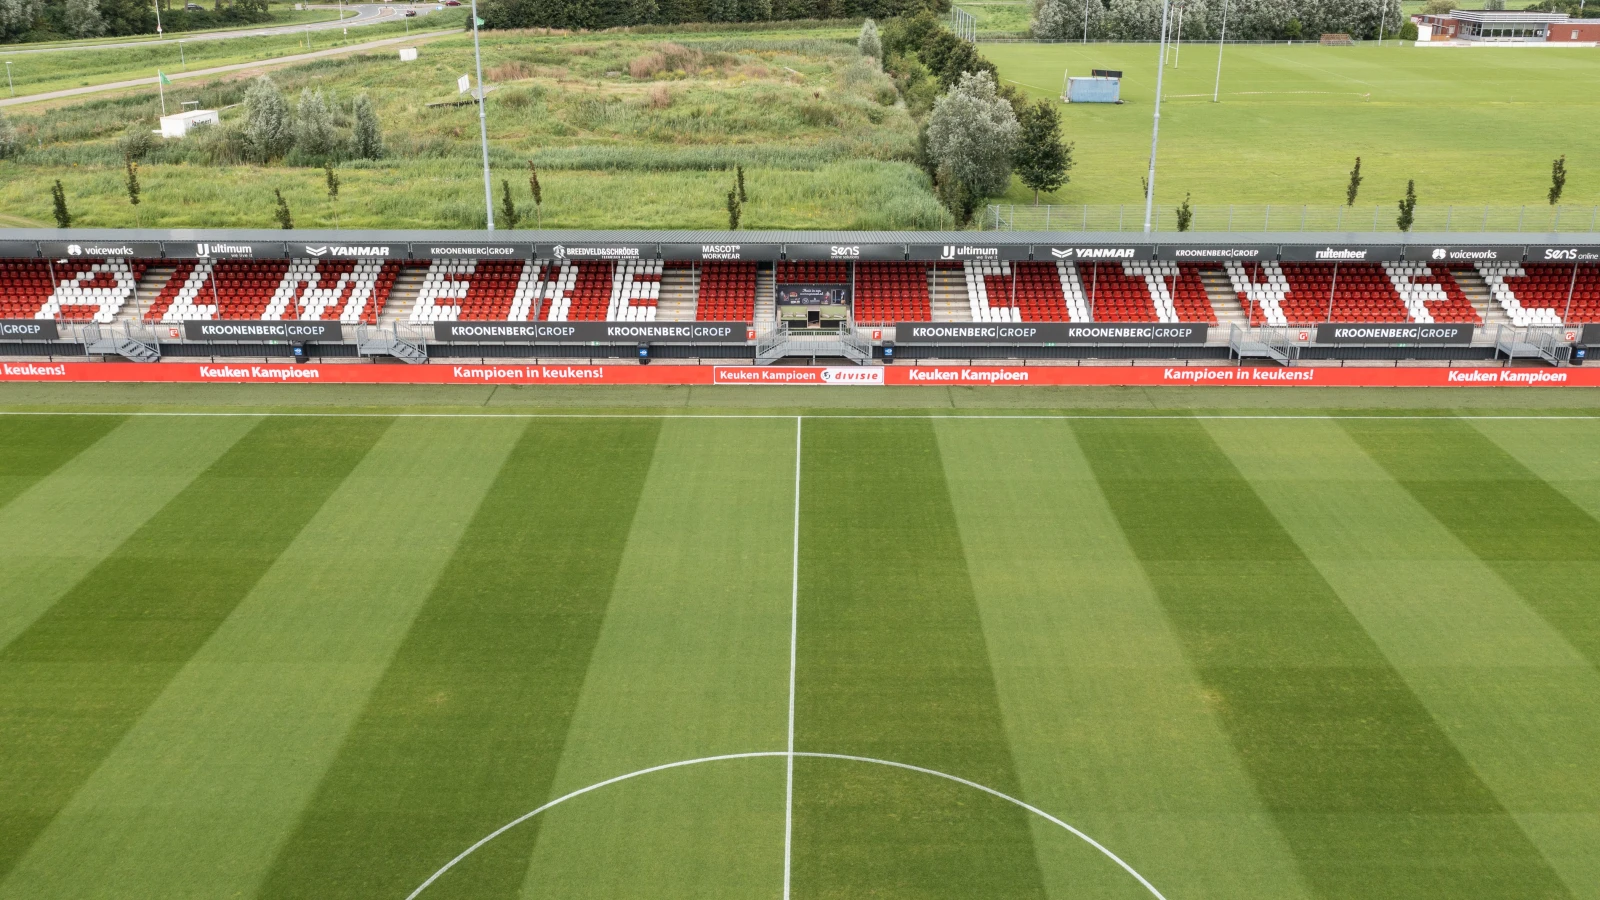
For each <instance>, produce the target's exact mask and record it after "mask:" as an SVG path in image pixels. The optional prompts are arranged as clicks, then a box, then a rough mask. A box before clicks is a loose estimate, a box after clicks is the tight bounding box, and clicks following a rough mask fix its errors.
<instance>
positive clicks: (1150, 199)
mask: <svg viewBox="0 0 1600 900" xmlns="http://www.w3.org/2000/svg"><path fill="white" fill-rule="evenodd" d="M473 2H474V3H476V2H477V0H473ZM1170 11H1171V6H1170V0H1161V54H1160V55H1159V56H1158V57H1156V111H1155V118H1154V121H1153V123H1152V124H1151V126H1150V174H1149V175H1148V176H1147V177H1146V178H1145V181H1144V230H1145V233H1146V234H1149V233H1150V214H1151V213H1152V212H1153V211H1154V210H1155V203H1156V139H1157V138H1159V137H1160V136H1161V76H1162V75H1163V74H1164V73H1165V71H1166V66H1165V65H1163V63H1165V62H1166V59H1167V16H1168V14H1169V13H1170Z"/></svg>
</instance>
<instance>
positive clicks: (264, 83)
mask: <svg viewBox="0 0 1600 900" xmlns="http://www.w3.org/2000/svg"><path fill="white" fill-rule="evenodd" d="M244 137H245V142H246V143H247V144H248V146H249V149H250V154H251V156H252V157H254V159H255V160H256V161H257V162H263V163H264V162H271V161H272V160H274V159H277V158H278V157H280V156H282V155H283V154H285V153H287V152H289V148H290V147H291V146H293V145H294V123H293V122H292V121H291V120H290V118H289V101H287V100H285V99H283V94H282V92H280V91H279V90H278V86H277V85H276V84H275V83H273V81H272V79H271V78H269V77H267V76H266V75H263V76H261V77H260V78H257V79H256V80H255V81H253V82H251V83H250V87H249V88H247V89H246V90H245V92H244Z"/></svg>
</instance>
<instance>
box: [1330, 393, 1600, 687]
mask: <svg viewBox="0 0 1600 900" xmlns="http://www.w3.org/2000/svg"><path fill="white" fill-rule="evenodd" d="M1340 424H1341V425H1342V426H1344V429H1345V431H1346V432H1348V433H1349V434H1350V436H1351V437H1353V438H1355V440H1356V442H1357V443H1359V444H1360V445H1361V447H1362V448H1363V449H1365V450H1366V451H1367V453H1368V454H1369V455H1370V456H1371V457H1372V458H1373V459H1374V460H1376V461H1377V462H1378V464H1379V465H1381V466H1383V467H1384V469H1386V470H1387V471H1388V472H1389V474H1390V475H1392V476H1393V477H1394V479H1395V480H1396V481H1398V482H1399V483H1400V484H1401V485H1402V486H1403V487H1405V489H1406V490H1407V491H1409V492H1410V494H1411V496H1413V497H1415V498H1416V500H1417V502H1418V503H1420V504H1422V507H1423V508H1424V509H1426V510H1427V511H1428V512H1429V513H1432V514H1433V517H1434V518H1436V519H1438V520H1439V521H1440V522H1441V523H1443V525H1444V526H1445V527H1446V528H1448V529H1450V532H1451V533H1452V534H1454V535H1455V536H1456V539H1457V540H1459V541H1461V543H1463V544H1465V545H1466V546H1467V547H1468V548H1469V549H1471V550H1472V552H1473V553H1475V554H1476V555H1477V556H1478V558H1479V559H1481V560H1483V561H1484V562H1485V563H1486V564H1487V565H1488V566H1489V567H1490V568H1491V569H1493V570H1494V571H1495V572H1497V573H1498V574H1499V575H1500V577H1501V578H1504V579H1505V580H1506V582H1507V583H1509V584H1510V585H1511V586H1512V587H1514V588H1516V591H1517V593H1518V595H1520V596H1521V597H1522V600H1523V602H1524V603H1527V604H1528V605H1529V606H1530V607H1532V608H1533V609H1535V610H1537V611H1538V613H1539V614H1540V615H1542V616H1543V617H1544V618H1545V620H1546V621H1548V622H1549V623H1550V624H1551V625H1553V626H1554V627H1555V628H1556V629H1557V630H1558V631H1560V632H1561V633H1562V634H1563V635H1565V636H1566V638H1567V640H1568V641H1571V642H1572V645H1573V646H1574V647H1577V648H1578V651H1579V652H1581V653H1583V654H1584V656H1585V657H1586V658H1587V659H1588V660H1589V662H1590V663H1591V664H1593V665H1595V666H1600V615H1596V614H1595V603H1594V598H1593V593H1594V592H1593V589H1592V587H1591V586H1592V585H1593V584H1594V583H1595V580H1596V578H1597V577H1600V521H1596V519H1595V517H1594V516H1592V515H1590V514H1589V513H1587V512H1585V511H1584V510H1583V509H1582V508H1581V507H1579V506H1578V505H1577V504H1575V503H1573V502H1572V500H1570V499H1569V498H1568V497H1567V496H1566V495H1564V494H1562V493H1561V492H1560V491H1558V490H1556V489H1555V488H1553V487H1551V486H1550V485H1549V483H1547V482H1546V481H1545V480H1544V479H1542V478H1540V477H1539V476H1538V475H1535V474H1534V473H1533V472H1531V471H1529V469H1528V467H1527V466H1525V465H1523V464H1522V463H1521V462H1518V461H1517V459H1516V457H1514V456H1512V455H1511V454H1509V453H1507V452H1506V451H1505V450H1504V449H1503V448H1501V447H1500V446H1499V445H1498V444H1496V443H1495V442H1494V441H1492V440H1490V439H1489V438H1488V437H1486V436H1485V435H1484V434H1483V433H1482V432H1480V431H1479V430H1477V429H1476V428H1473V427H1472V426H1471V425H1470V424H1468V423H1466V422H1462V421H1459V420H1445V421H1440V422H1432V423H1426V425H1425V426H1424V424H1423V423H1415V422H1341V423H1340Z"/></svg>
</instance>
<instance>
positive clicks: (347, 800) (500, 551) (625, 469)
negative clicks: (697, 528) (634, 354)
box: [260, 420, 660, 900]
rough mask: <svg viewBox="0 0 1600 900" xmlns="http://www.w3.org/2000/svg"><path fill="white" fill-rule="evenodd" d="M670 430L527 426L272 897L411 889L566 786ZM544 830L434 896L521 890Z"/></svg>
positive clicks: (481, 860)
mask: <svg viewBox="0 0 1600 900" xmlns="http://www.w3.org/2000/svg"><path fill="white" fill-rule="evenodd" d="M659 430H660V423H659V422H656V421H638V420H633V421H610V422H576V421H574V422H551V423H542V422H541V423H533V424H530V425H529V426H528V431H527V432H526V433H525V435H524V436H523V438H522V439H521V440H520V441H519V442H518V444H517V446H516V447H515V448H514V449H513V450H512V451H511V454H510V456H509V457H508V458H507V460H506V463H505V466H504V467H503V468H502V469H501V471H500V474H499V477H497V478H496V479H495V481H494V484H493V485H492V486H491V487H490V488H489V491H488V495H487V496H486V497H485V499H484V501H483V504H482V505H481V506H480V507H479V509H478V511H477V514H476V515H475V516H474V517H473V519H472V522H471V524H470V525H468V527H467V529H466V532H465V534H464V535H463V537H462V539H461V543H460V545H459V548H458V549H457V551H456V553H455V555H454V556H453V557H452V558H451V560H450V563H449V565H448V566H447V567H446V568H445V570H444V572H443V573H442V574H441V575H440V577H439V581H438V585H437V586H436V587H435V588H434V590H433V592H432V593H431V594H430V596H429V597H428V599H427V601H426V603H425V604H424V605H423V607H422V610H421V612H420V613H419V614H418V615H417V618H416V620H415V622H414V623H413V625H412V626H411V629H410V631H409V632H408V633H407V635H406V638H405V641H404V642H403V643H402V644H401V646H400V649H399V650H398V651H397V652H396V654H395V657H394V660H393V661H392V662H391V663H390V665H389V667H388V669H387V671H386V672H385V673H384V676H383V679H382V681H381V682H380V683H379V685H378V687H377V688H376V689H375V690H374V691H373V695H372V698H371V700H370V701H369V702H368V704H367V707H366V709H365V711H364V712H363V713H362V715H361V718H360V720H359V721H358V722H357V724H356V725H355V727H354V728H353V729H352V730H351V733H350V736H349V737H348V739H347V740H346V741H345V744H344V746H343V747H342V748H341V750H340V752H339V755H338V758H337V759H336V760H335V761H334V764H333V766H332V768H331V769H330V771H329V772H328V775H327V776H326V778H324V779H323V782H322V784H321V786H320V788H319V789H318V791H317V793H316V796H315V798H314V799H313V800H312V801H311V805H310V806H309V808H308V809H307V811H306V813H305V815H304V816H303V817H302V819H301V821H300V823H299V825H298V828H297V829H296V831H295V833H294V835H293V836H292V837H291V838H290V839H289V840H288V842H287V844H286V845H285V846H284V848H283V849H282V850H281V852H280V853H279V855H278V858H277V860H276V862H275V864H274V867H273V870H272V873H271V875H270V876H269V877H268V879H267V881H266V884H265V886H264V888H263V890H262V892H261V894H260V896H262V897H269V898H270V897H296V898H298V897H318V898H339V897H352V898H356V897H359V898H363V900H365V898H373V897H404V896H406V895H407V894H408V893H410V891H411V890H412V889H413V888H415V887H416V886H417V885H419V884H421V883H422V881H423V880H424V879H426V878H427V877H428V875H429V874H431V873H432V872H433V871H434V870H435V869H437V868H438V867H439V866H441V865H443V864H444V863H445V862H447V861H448V860H450V859H451V858H452V857H454V856H455V855H456V854H458V853H460V852H461V851H462V850H465V849H466V848H467V847H468V846H470V845H471V844H472V843H473V842H475V841H477V840H478V839H479V838H481V837H483V836H484V835H486V834H488V833H489V832H491V831H493V830H494V829H496V828H498V827H500V826H501V825H503V824H505V823H506V822H508V821H510V820H511V819H513V818H515V817H517V816H519V815H521V814H523V813H525V812H527V811H528V810H530V809H533V808H534V807H535V806H538V805H539V804H541V803H543V802H544V801H546V800H548V799H550V791H551V783H552V780H553V779H554V777H555V773H556V767H557V763H558V761H559V759H560V755H561V748H562V746H563V745H564V744H565V742H566V739H567V732H568V729H569V726H570V723H571V720H572V714H573V709H574V707H575V706H576V705H577V701H578V696H579V691H580V689H581V687H582V685H583V680H584V676H585V673H586V672H587V671H588V669H589V663H590V658H591V655H592V652H593V649H594V646H595V642H596V640H597V638H598V636H599V633H600V627H601V623H602V621H603V619H604V617H605V612H606V606H607V603H608V601H609V599H610V597H611V593H612V583H613V580H614V578H615V577H616V572H617V565H618V560H619V558H620V557H621V555H622V550H623V546H624V545H625V543H626V541H627V536H628V532H629V527H630V525H631V524H632V522H633V519H634V514H635V509H636V507H637V505H638V501H639V494H640V491H641V489H642V487H643V484H644V480H645V475H646V473H647V472H648V470H649V467H650V460H651V457H652V455H653V453H654V450H655V445H656V438H657V434H658V432H659ZM418 514H419V515H426V514H427V511H426V510H419V511H418ZM537 833H538V823H537V822H530V823H529V824H528V825H527V826H524V827H523V828H520V829H517V830H515V831H513V832H511V833H509V834H507V835H506V836H505V837H504V838H502V839H501V840H499V841H496V842H495V843H494V844H491V845H490V846H488V847H486V848H485V849H484V850H482V851H480V852H479V853H477V854H475V855H474V856H473V857H472V858H471V860H469V861H468V862H467V863H465V864H463V865H462V866H459V867H457V868H456V869H455V870H453V871H452V872H451V873H450V874H449V875H447V876H446V877H445V878H443V879H441V880H440V881H439V882H437V883H436V884H434V885H433V886H432V887H431V888H429V896H432V897H473V898H495V897H506V898H509V897H513V896H515V895H516V894H517V892H518V890H519V888H520V887H521V884H522V880H523V875H524V872H525V871H526V868H527V860H528V854H529V851H530V849H531V847H532V843H533V841H534V839H535V837H536V835H537Z"/></svg>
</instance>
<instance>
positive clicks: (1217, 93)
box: [1211, 0, 1229, 103]
mask: <svg viewBox="0 0 1600 900" xmlns="http://www.w3.org/2000/svg"><path fill="white" fill-rule="evenodd" d="M1228 5H1229V4H1228V0H1222V36H1221V37H1219V38H1217V83H1216V84H1215V85H1214V86H1212V88H1211V102H1212V103H1216V102H1217V98H1218V97H1221V96H1222V48H1223V47H1224V46H1226V45H1227V43H1228Z"/></svg>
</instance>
